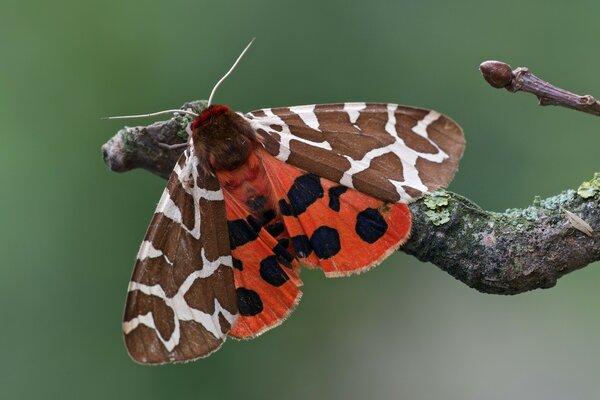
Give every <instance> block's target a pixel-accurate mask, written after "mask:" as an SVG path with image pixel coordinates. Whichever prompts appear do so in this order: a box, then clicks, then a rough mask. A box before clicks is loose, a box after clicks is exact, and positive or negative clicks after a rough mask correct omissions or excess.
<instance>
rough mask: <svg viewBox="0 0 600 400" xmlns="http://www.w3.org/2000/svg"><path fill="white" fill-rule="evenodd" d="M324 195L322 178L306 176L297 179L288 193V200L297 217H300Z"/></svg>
mask: <svg viewBox="0 0 600 400" xmlns="http://www.w3.org/2000/svg"><path fill="white" fill-rule="evenodd" d="M323 194H324V192H323V186H321V180H320V178H319V177H318V176H317V175H314V174H305V175H302V176H299V177H297V178H296V180H295V181H294V184H293V185H292V187H291V188H290V190H289V191H288V199H289V200H290V204H291V205H292V208H293V210H294V212H295V215H300V214H302V213H303V212H304V211H306V209H307V208H308V207H310V205H311V204H313V203H314V202H315V201H317V200H318V199H320V198H321V197H323Z"/></svg>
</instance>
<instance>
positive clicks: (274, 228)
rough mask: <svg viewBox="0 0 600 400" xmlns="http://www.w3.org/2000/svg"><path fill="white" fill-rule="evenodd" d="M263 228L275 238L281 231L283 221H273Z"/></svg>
mask: <svg viewBox="0 0 600 400" xmlns="http://www.w3.org/2000/svg"><path fill="white" fill-rule="evenodd" d="M265 229H266V230H267V232H269V234H270V235H271V236H273V237H274V238H276V237H277V236H279V235H281V234H282V233H283V222H281V221H280V222H275V223H274V224H271V225H267V226H265Z"/></svg>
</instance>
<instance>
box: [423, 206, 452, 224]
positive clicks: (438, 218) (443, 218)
mask: <svg viewBox="0 0 600 400" xmlns="http://www.w3.org/2000/svg"><path fill="white" fill-rule="evenodd" d="M425 215H426V216H427V218H428V219H429V221H431V223H432V224H434V225H435V226H439V225H443V224H445V223H446V222H448V221H450V211H448V210H427V211H425Z"/></svg>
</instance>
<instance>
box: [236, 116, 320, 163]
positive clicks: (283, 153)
mask: <svg viewBox="0 0 600 400" xmlns="http://www.w3.org/2000/svg"><path fill="white" fill-rule="evenodd" d="M303 107H304V106H303ZM303 107H295V108H296V109H300V108H303ZM262 111H263V112H264V113H265V115H266V117H260V118H257V119H254V118H256V117H255V116H254V115H252V114H249V115H250V116H251V117H252V119H251V118H247V117H244V118H246V121H248V123H250V126H252V128H253V129H254V130H258V129H261V130H265V131H267V133H271V134H276V135H278V136H279V137H280V142H279V154H277V155H276V156H275V157H277V158H278V159H279V160H281V161H287V159H288V158H289V156H290V142H291V141H292V140H295V141H298V142H302V143H306V144H308V145H310V146H313V147H319V148H321V149H325V150H329V151H331V145H330V144H329V142H328V141H327V140H323V141H322V142H313V141H312V140H308V139H304V138H302V137H299V136H295V135H293V134H292V132H290V128H289V127H288V125H287V124H286V123H285V122H284V121H283V120H282V119H281V118H279V117H278V116H277V115H275V114H274V113H273V111H272V110H271V109H270V108H267V109H264V110H262ZM271 125H276V126H279V127H281V131H277V130H275V129H273V128H271Z"/></svg>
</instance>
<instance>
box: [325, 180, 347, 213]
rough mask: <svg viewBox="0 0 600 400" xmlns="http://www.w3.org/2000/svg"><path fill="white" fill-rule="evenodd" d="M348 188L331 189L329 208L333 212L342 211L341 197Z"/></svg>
mask: <svg viewBox="0 0 600 400" xmlns="http://www.w3.org/2000/svg"><path fill="white" fill-rule="evenodd" d="M346 190H348V188H347V187H346V186H334V187H332V188H330V189H329V208H331V209H332V210H333V211H336V212H338V211H340V196H341V195H342V194H344V193H346Z"/></svg>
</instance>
